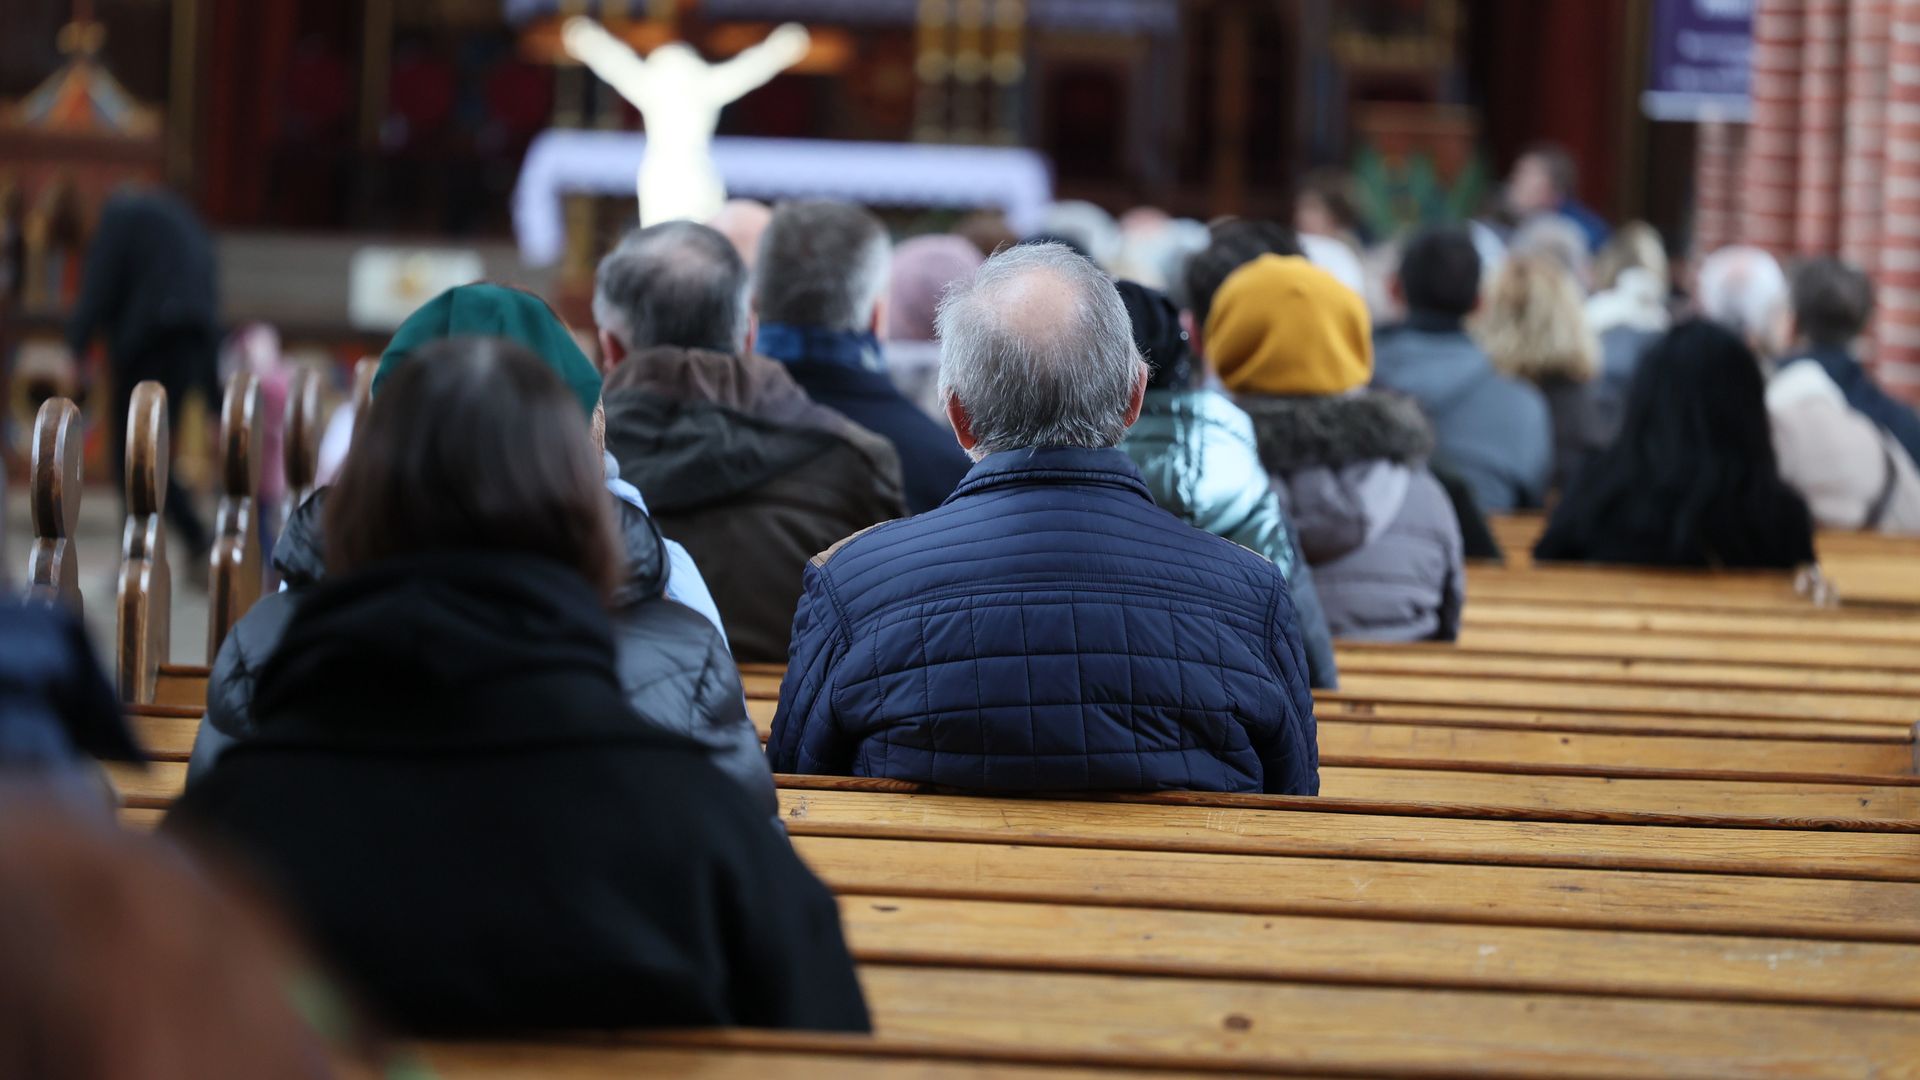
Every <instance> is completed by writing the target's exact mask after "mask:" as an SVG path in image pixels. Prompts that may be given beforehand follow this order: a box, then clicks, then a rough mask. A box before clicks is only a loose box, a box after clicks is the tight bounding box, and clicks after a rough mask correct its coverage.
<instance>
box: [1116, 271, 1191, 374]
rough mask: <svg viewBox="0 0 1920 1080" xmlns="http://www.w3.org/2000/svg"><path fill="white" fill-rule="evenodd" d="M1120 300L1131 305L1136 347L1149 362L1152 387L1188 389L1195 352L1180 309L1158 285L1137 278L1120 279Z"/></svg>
mask: <svg viewBox="0 0 1920 1080" xmlns="http://www.w3.org/2000/svg"><path fill="white" fill-rule="evenodd" d="M1113 287H1114V288H1115V289H1118V290H1119V291H1120V302H1121V303H1123V304H1125V305H1127V321H1128V322H1130V323H1132V324H1133V347H1134V348H1136V349H1139V350H1140V356H1141V358H1142V359H1144V360H1145V361H1146V362H1147V365H1148V367H1149V368H1150V374H1149V375H1148V376H1147V389H1149V390H1184V389H1186V388H1187V387H1189V386H1191V385H1192V384H1193V352H1192V350H1191V349H1189V348H1188V346H1187V332H1186V330H1184V329H1182V328H1181V326H1180V312H1179V310H1178V309H1176V308H1175V307H1174V306H1173V301H1171V300H1169V299H1167V294H1166V293H1163V292H1161V291H1160V290H1158V289H1149V288H1147V287H1146V286H1145V285H1141V284H1139V283H1138V282H1133V281H1116V282H1114V283H1113Z"/></svg>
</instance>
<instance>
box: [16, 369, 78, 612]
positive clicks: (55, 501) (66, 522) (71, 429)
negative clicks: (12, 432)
mask: <svg viewBox="0 0 1920 1080" xmlns="http://www.w3.org/2000/svg"><path fill="white" fill-rule="evenodd" d="M80 450H81V432H80V409H79V407H78V406H76V405H75V404H74V403H73V402H71V401H68V400H67V399H66V398H49V399H47V400H46V401H45V402H44V403H42V404H41V406H40V412H39V414H38V415H36V416H35V417H34V420H33V459H32V473H31V476H30V477H29V479H28V484H27V492H28V502H29V504H30V506H31V510H32V517H33V547H32V548H31V549H30V550H29V551H28V552H27V590H26V591H27V597H28V598H29V599H32V600H37V601H41V602H52V601H54V600H60V601H63V602H65V603H68V604H71V605H72V606H73V607H74V609H75V610H79V609H80V607H81V602H82V601H81V596H80V561H79V558H78V556H77V554H76V553H75V550H74V540H73V532H74V529H75V527H76V526H78V525H79V523H80Z"/></svg>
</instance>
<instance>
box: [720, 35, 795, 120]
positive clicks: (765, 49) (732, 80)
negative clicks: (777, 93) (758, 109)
mask: <svg viewBox="0 0 1920 1080" xmlns="http://www.w3.org/2000/svg"><path fill="white" fill-rule="evenodd" d="M812 46H813V37H812V35H810V34H808V33H807V28H806V27H804V26H801V25H800V24H799V23H783V24H782V25H781V26H779V27H778V28H777V29H775V30H774V32H773V33H771V34H768V35H767V40H765V41H763V42H761V43H760V44H758V45H754V46H751V47H749V48H747V49H746V50H744V51H742V52H741V53H740V54H739V55H738V56H735V57H734V58H733V59H731V60H728V61H727V62H726V63H724V64H715V65H714V66H713V67H712V69H711V70H709V71H708V72H707V80H706V87H707V100H709V101H711V102H712V103H713V105H714V107H715V108H718V107H720V106H722V105H725V104H726V103H728V102H729V101H737V100H739V99H740V98H742V97H745V96H746V95H747V94H748V93H749V92H751V91H753V90H755V89H758V88H759V87H761V86H764V85H765V84H766V83H767V81H768V80H769V79H771V78H773V77H774V76H775V75H778V74H780V73H781V72H783V71H785V70H787V69H788V68H790V67H792V66H793V65H795V64H797V63H799V62H800V61H801V60H803V59H805V58H806V55H807V50H808V49H809V48H811V47H812Z"/></svg>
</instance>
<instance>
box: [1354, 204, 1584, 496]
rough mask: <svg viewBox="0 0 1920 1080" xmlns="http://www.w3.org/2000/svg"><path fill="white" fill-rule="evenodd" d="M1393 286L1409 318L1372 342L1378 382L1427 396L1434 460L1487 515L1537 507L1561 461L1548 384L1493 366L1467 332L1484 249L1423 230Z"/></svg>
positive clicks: (1424, 405) (1448, 232)
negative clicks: (1556, 459)
mask: <svg viewBox="0 0 1920 1080" xmlns="http://www.w3.org/2000/svg"><path fill="white" fill-rule="evenodd" d="M1394 288H1395V290H1396V292H1397V294H1398V295H1399V297H1400V299H1401V300H1402V301H1403V302H1404V303H1405V305H1406V309H1407V319H1406V321H1405V322H1404V323H1402V324H1400V325H1399V326H1396V327H1389V328H1383V329H1382V330H1381V331H1380V332H1379V334H1378V335H1377V336H1376V339H1375V341H1374V374H1373V384H1374V386H1376V387H1378V388H1380V389H1384V390H1395V391H1398V392H1400V393H1402V394H1406V395H1407V396H1409V397H1411V398H1413V399H1414V400H1415V401H1418V402H1419V403H1420V408H1421V410H1422V411H1423V412H1425V413H1426V415H1427V419H1428V420H1429V421H1431V423H1432V424H1433V430H1434V435H1435V438H1436V439H1437V445H1436V448H1435V451H1434V462H1435V464H1436V465H1440V466H1444V467H1445V468H1446V469H1447V470H1448V471H1449V472H1452V473H1453V474H1454V475H1456V476H1458V477H1460V479H1461V480H1463V481H1465V483H1466V484H1467V487H1468V488H1469V489H1470V490H1471V491H1472V492H1473V498H1474V502H1475V503H1476V504H1477V505H1478V506H1479V507H1480V509H1481V510H1482V511H1484V512H1486V513H1489V514H1501V513H1506V512H1508V511H1511V510H1516V509H1520V508H1523V507H1534V506H1539V505H1541V504H1542V502H1544V500H1545V498H1546V493H1547V480H1548V476H1549V473H1550V471H1551V469H1552V467H1553V423H1552V420H1551V418H1550V416H1549V414H1548V410H1547V402H1546V399H1545V398H1544V397H1542V396H1541V394H1540V391H1539V390H1538V389H1536V388H1535V387H1533V386H1530V385H1528V384H1526V383H1524V382H1521V381H1519V380H1517V379H1511V378H1508V377H1507V376H1505V375H1502V374H1500V372H1498V371H1497V370H1495V369H1494V367H1493V364H1492V363H1491V362H1490V361H1489V360H1488V359H1487V354H1486V353H1485V352H1482V351H1481V349H1480V347H1479V346H1478V345H1476V344H1474V342H1473V339H1472V338H1471V337H1469V336H1468V335H1467V331H1466V318H1467V316H1468V315H1470V314H1472V313H1473V311H1474V309H1475V308H1476V307H1478V306H1479V303H1480V255H1479V253H1478V252H1477V251H1476V250H1475V249H1474V246H1473V239H1472V237H1471V236H1469V235H1468V233H1467V231H1466V230H1465V229H1460V228H1454V227H1446V228H1431V229H1426V230H1423V231H1422V232H1420V233H1418V234H1416V235H1415V236H1414V238H1413V239H1412V240H1411V241H1410V242H1408V244H1407V248H1406V252H1405V253H1404V254H1403V255H1402V256H1401V261H1400V272H1399V275H1398V277H1397V279H1396V280H1395V284H1394Z"/></svg>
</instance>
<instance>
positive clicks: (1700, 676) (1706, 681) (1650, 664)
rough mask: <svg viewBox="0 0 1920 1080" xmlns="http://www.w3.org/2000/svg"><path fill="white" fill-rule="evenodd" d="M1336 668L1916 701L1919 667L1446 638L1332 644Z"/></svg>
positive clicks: (1348, 671)
mask: <svg viewBox="0 0 1920 1080" xmlns="http://www.w3.org/2000/svg"><path fill="white" fill-rule="evenodd" d="M1335 657H1336V659H1337V660H1338V661H1339V666H1340V674H1341V677H1342V678H1343V679H1344V678H1345V677H1346V676H1348V675H1350V674H1351V675H1358V674H1370V675H1385V674H1407V675H1484V676H1489V677H1494V678H1512V679H1545V680H1551V681H1555V682H1562V681H1572V682H1580V683H1584V684H1587V685H1589V686H1594V687H1611V686H1616V685H1643V684H1644V685H1657V686H1673V687H1690V688H1695V689H1718V688H1721V687H1725V688H1729V689H1755V688H1770V689H1782V690H1795V691H1810V690H1817V691H1822V692H1827V691H1831V692H1835V693H1854V694H1859V693H1865V694H1877V695H1896V696H1897V695H1905V696H1909V697H1915V698H1916V699H1920V670H1914V669H1909V670H1904V671H1858V670H1852V669H1847V668H1823V667H1805V666H1796V667H1782V666H1777V665H1770V664H1754V663H1728V662H1703V661H1695V660H1686V661H1673V660H1665V659H1660V658H1657V657H1621V656H1615V657H1599V656H1540V655H1530V654H1527V653H1516V652H1510V651H1500V652H1488V651H1486V650H1483V649H1479V648H1475V647H1472V646H1468V647H1465V648H1462V647H1459V646H1455V645H1444V644H1418V645H1382V644H1366V643H1358V642H1355V643H1342V644H1341V645H1340V646H1339V647H1338V648H1337V649H1336V650H1335Z"/></svg>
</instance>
